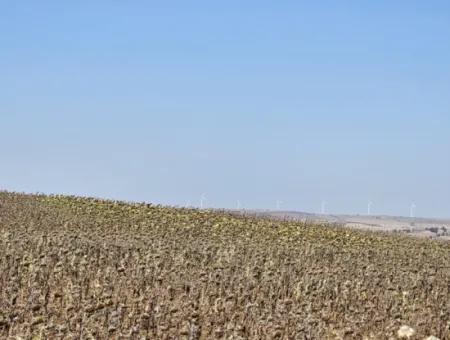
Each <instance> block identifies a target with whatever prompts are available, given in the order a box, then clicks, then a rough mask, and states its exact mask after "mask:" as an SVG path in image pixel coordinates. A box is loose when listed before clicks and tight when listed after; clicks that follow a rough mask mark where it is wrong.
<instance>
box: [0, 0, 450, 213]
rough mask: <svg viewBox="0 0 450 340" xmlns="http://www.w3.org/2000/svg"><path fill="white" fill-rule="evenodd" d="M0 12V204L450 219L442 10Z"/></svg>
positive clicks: (362, 6)
mask: <svg viewBox="0 0 450 340" xmlns="http://www.w3.org/2000/svg"><path fill="white" fill-rule="evenodd" d="M319 3H320V4H318V2H313V1H260V0H259V1H226V2H217V1H202V2H200V1H170V2H169V1H160V2H157V1H148V2H146V1H113V0H111V1H100V0H98V1H70V2H69V1H44V0H43V1H2V2H0V32H1V33H0V128H1V134H0V143H1V154H0V156H1V160H0V186H1V188H3V189H8V190H19V191H27V192H36V191H39V192H46V193H73V194H82V195H95V196H102V197H110V198H119V199H126V200H138V201H141V200H145V201H151V202H155V203H163V204H173V205H176V204H178V205H184V204H185V203H186V202H187V201H191V203H192V204H196V205H198V202H199V197H200V195H201V194H202V193H206V195H207V198H208V202H209V204H210V205H212V206H214V207H235V206H236V201H237V200H238V199H239V200H240V201H241V202H242V205H244V206H245V207H248V208H274V207H275V201H276V200H277V199H279V200H282V201H283V202H284V203H283V205H282V208H284V209H295V210H304V211H318V210H319V209H320V204H321V201H322V200H326V201H327V202H328V209H329V211H330V212H333V213H364V212H365V211H366V207H367V202H368V201H369V200H371V201H373V203H374V205H373V208H372V210H373V213H380V214H384V213H385V214H395V215H407V214H408V213H409V206H410V204H411V202H412V201H414V202H415V203H416V204H417V215H422V216H443V217H450V3H449V2H448V1H411V0H410V1H387V0H386V1H320V2H319Z"/></svg>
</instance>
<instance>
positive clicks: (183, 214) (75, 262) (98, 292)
mask: <svg viewBox="0 0 450 340" xmlns="http://www.w3.org/2000/svg"><path fill="white" fill-rule="evenodd" d="M0 307H1V308H0V338H1V339H364V338H366V339H389V338H392V339H397V338H398V337H399V336H404V337H405V338H407V336H409V338H410V339H425V338H427V337H429V336H431V335H434V336H436V337H438V338H439V339H450V244H449V243H444V242H435V241H430V240H424V239H415V238H409V237H406V236H396V235H387V234H382V233H371V232H367V231H357V230H347V229H342V228H332V227H326V226H320V225H308V224H305V223H300V222H289V221H284V222H283V221H273V220H269V219H263V218H249V217H243V216H233V215H231V214H226V213H217V212H208V211H198V210H186V209H174V208H167V207H161V206H151V205H145V204H125V203H121V202H112V201H102V200H96V199H82V198H75V197H63V196H36V195H34V196H33V195H22V194H12V193H5V192H0ZM404 325H407V326H409V327H411V328H412V329H413V330H412V329H407V328H405V327H403V328H402V329H401V331H400V333H399V329H400V328H401V327H402V326H404ZM402 332H403V334H402ZM414 333H415V334H414Z"/></svg>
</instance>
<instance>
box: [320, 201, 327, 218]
mask: <svg viewBox="0 0 450 340" xmlns="http://www.w3.org/2000/svg"><path fill="white" fill-rule="evenodd" d="M326 207H327V202H325V201H322V205H321V207H320V213H321V214H322V215H325V212H326Z"/></svg>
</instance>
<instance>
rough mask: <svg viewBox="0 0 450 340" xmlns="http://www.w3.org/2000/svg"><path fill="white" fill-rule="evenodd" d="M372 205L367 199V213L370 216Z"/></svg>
mask: <svg viewBox="0 0 450 340" xmlns="http://www.w3.org/2000/svg"><path fill="white" fill-rule="evenodd" d="M372 205H373V203H372V202H370V201H369V203H367V215H368V216H370V215H372Z"/></svg>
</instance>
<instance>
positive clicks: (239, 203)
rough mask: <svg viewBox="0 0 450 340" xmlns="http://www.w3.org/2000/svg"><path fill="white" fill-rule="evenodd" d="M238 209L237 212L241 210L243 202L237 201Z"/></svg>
mask: <svg viewBox="0 0 450 340" xmlns="http://www.w3.org/2000/svg"><path fill="white" fill-rule="evenodd" d="M236 207H237V210H241V201H239V200H237V204H236Z"/></svg>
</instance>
